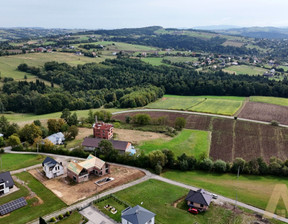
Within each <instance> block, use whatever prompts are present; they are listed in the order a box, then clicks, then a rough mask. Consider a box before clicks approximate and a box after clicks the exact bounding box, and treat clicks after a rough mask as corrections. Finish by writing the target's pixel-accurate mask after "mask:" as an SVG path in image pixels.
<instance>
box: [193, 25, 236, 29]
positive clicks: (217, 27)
mask: <svg viewBox="0 0 288 224" xmlns="http://www.w3.org/2000/svg"><path fill="white" fill-rule="evenodd" d="M239 28H241V27H240V26H233V25H212V26H196V27H193V29H195V30H229V29H239Z"/></svg>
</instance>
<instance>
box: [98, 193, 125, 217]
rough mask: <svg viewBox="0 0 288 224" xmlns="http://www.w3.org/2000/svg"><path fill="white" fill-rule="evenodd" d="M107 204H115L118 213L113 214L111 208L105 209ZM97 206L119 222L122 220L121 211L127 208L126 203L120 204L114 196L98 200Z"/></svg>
mask: <svg viewBox="0 0 288 224" xmlns="http://www.w3.org/2000/svg"><path fill="white" fill-rule="evenodd" d="M106 205H111V206H113V207H114V208H115V209H116V210H117V213H116V214H113V213H111V212H110V211H109V210H107V209H105V208H104V206H106ZM95 206H96V207H97V208H98V209H99V210H100V211H101V212H103V213H104V214H105V215H107V216H109V217H110V218H112V219H114V220H115V221H117V222H121V212H122V211H123V210H124V209H125V208H127V206H125V205H124V204H120V203H119V202H117V201H116V200H115V199H114V198H112V197H111V198H107V199H105V200H104V201H100V202H97V203H96V204H95Z"/></svg>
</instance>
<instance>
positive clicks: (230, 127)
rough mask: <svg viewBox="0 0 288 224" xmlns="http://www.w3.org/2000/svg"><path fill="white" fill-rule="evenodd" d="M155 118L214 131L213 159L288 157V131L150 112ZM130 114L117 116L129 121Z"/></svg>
mask: <svg viewBox="0 0 288 224" xmlns="http://www.w3.org/2000/svg"><path fill="white" fill-rule="evenodd" d="M147 113H148V114H150V116H151V117H154V118H156V117H161V116H167V117H168V120H169V124H170V125H173V124H174V121H175V119H176V117H185V118H186V128H189V129H198V130H207V131H211V132H212V139H211V148H210V157H212V158H213V159H214V160H216V159H222V160H225V161H233V160H234V159H235V158H236V157H242V158H243V159H245V160H251V159H252V158H258V157H263V159H265V160H266V161H269V159H270V157H271V156H277V157H279V158H280V159H283V160H284V159H287V158H288V128H282V127H275V126H272V125H265V124H257V123H252V122H246V121H239V120H232V119H224V118H216V117H210V116H204V115H203V116H202V115H201V116H200V115H190V114H184V113H173V112H147ZM135 114H136V113H126V114H119V115H116V116H113V118H115V119H119V120H122V121H125V117H126V116H127V115H129V116H133V115H135Z"/></svg>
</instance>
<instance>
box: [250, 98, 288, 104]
mask: <svg viewBox="0 0 288 224" xmlns="http://www.w3.org/2000/svg"><path fill="white" fill-rule="evenodd" d="M249 99H250V101H252V102H260V103H269V104H276V105H280V106H288V99H287V98H281V97H269V96H250V98H249Z"/></svg>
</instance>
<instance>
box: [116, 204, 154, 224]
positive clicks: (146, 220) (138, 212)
mask: <svg viewBox="0 0 288 224" xmlns="http://www.w3.org/2000/svg"><path fill="white" fill-rule="evenodd" d="M121 223H122V224H154V223H155V214H154V213H153V212H150V211H149V210H147V209H145V208H143V207H141V206H139V205H136V206H135V207H133V208H130V207H128V208H126V209H125V210H123V211H122V213H121Z"/></svg>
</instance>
